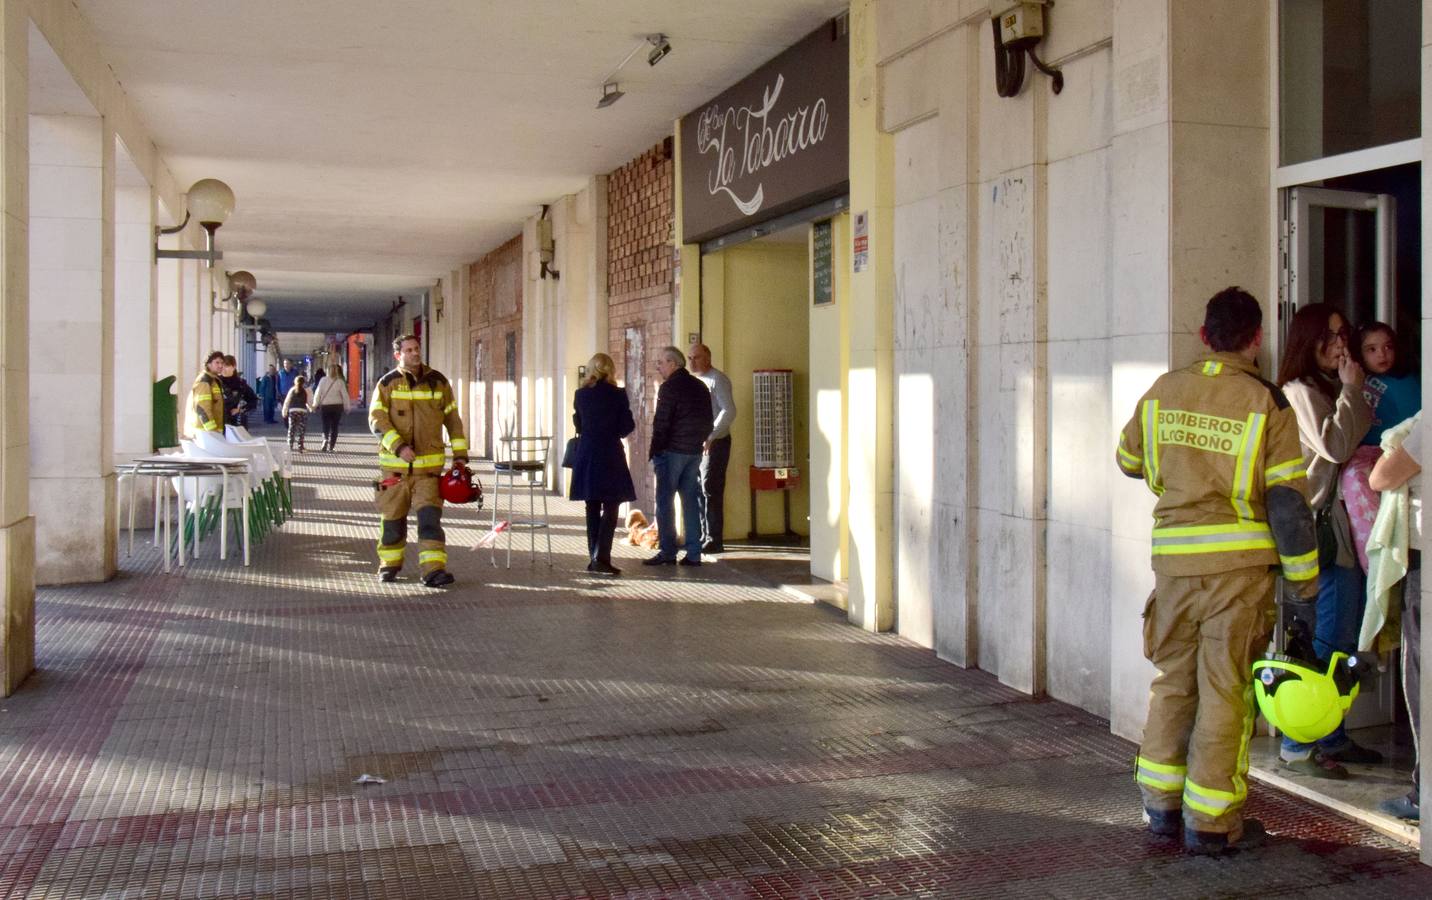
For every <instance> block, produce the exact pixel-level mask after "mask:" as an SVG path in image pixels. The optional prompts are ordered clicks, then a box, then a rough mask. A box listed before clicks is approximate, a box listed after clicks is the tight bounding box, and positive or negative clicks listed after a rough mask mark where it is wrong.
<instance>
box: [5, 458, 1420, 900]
mask: <svg viewBox="0 0 1432 900" xmlns="http://www.w3.org/2000/svg"><path fill="white" fill-rule="evenodd" d="M371 441H372V439H371V438H368V437H367V436H366V435H362V434H360V433H359V432H358V431H356V430H355V431H353V432H352V433H350V434H348V435H346V436H345V439H344V443H343V452H341V453H339V454H336V455H332V456H330V455H326V454H325V455H320V454H316V453H313V452H310V453H309V454H308V455H307V456H305V457H303V458H302V462H301V464H300V466H299V471H298V488H297V493H298V497H299V502H300V505H301V514H300V515H299V516H298V517H297V518H296V519H294V520H292V521H290V522H289V523H288V524H287V525H286V526H285V527H284V528H283V530H282V533H281V534H279V535H277V536H276V537H273V538H271V539H270V540H269V541H268V542H267V543H265V544H264V545H263V546H262V547H261V548H259V549H258V550H257V552H256V554H255V564H254V567H253V568H252V569H251V570H244V569H242V568H240V567H239V566H237V565H236V564H234V563H233V562H230V563H225V564H219V563H218V561H217V560H216V559H214V556H215V554H214V552H213V549H212V547H210V548H207V549H208V551H209V552H208V553H207V554H206V556H205V557H204V558H203V559H201V560H200V561H199V563H198V564H197V565H195V566H193V567H192V568H190V569H188V570H186V571H185V572H184V573H183V574H182V575H169V576H165V575H162V574H159V572H158V560H157V555H156V554H155V552H154V551H153V550H152V549H147V550H146V551H145V553H146V555H137V556H136V557H135V558H132V559H127V560H125V567H126V568H125V571H124V573H123V574H122V575H121V576H120V577H119V578H118V579H116V580H115V581H114V582H112V583H110V584H106V585H97V586H84V587H75V588H65V589H47V590H44V591H42V592H41V593H40V597H39V610H38V617H39V622H40V630H39V659H40V663H39V665H40V668H39V670H38V671H37V672H36V673H35V675H34V676H32V678H31V679H30V680H29V681H28V682H27V683H26V685H25V686H24V688H23V689H22V690H21V691H20V693H18V694H17V695H16V696H14V697H11V698H9V699H8V700H6V701H4V702H3V703H0V708H3V712H0V892H3V893H5V894H6V895H7V896H28V897H45V898H61V897H113V898H120V897H136V898H139V897H143V898H149V897H412V898H423V900H435V898H443V897H483V898H489V897H494V898H495V897H547V896H602V897H606V896H622V897H641V898H653V897H947V896H949V897H954V896H999V897H1048V896H1057V897H1091V896H1100V897H1111V896H1138V897H1147V896H1159V897H1169V896H1209V895H1218V896H1242V895H1247V896H1258V897H1269V896H1314V897H1316V896H1326V897H1337V898H1339V900H1343V898H1347V897H1350V896H1408V897H1410V896H1428V895H1429V893H1432V871H1429V870H1427V869H1424V868H1422V867H1421V866H1419V865H1418V864H1417V863H1416V861H1415V858H1414V856H1413V855H1412V854H1411V853H1410V852H1408V851H1407V850H1405V849H1402V848H1400V847H1398V846H1395V845H1393V844H1391V843H1390V842H1388V841H1386V840H1384V839H1382V838H1380V837H1378V836H1377V835H1375V834H1373V833H1372V832H1370V831H1368V830H1366V829H1364V828H1361V827H1356V826H1354V825H1351V824H1349V823H1347V822H1344V821H1343V820H1341V819H1338V818H1336V817H1333V816H1331V815H1329V814H1326V813H1323V812H1321V811H1319V810H1318V809H1316V808H1314V807H1311V806H1309V805H1307V804H1305V803H1302V802H1298V801H1295V800H1292V799H1289V798H1287V797H1284V796H1281V795H1279V794H1276V793H1273V792H1271V791H1269V790H1266V789H1263V788H1259V787H1256V786H1255V787H1254V795H1253V799H1252V801H1251V805H1252V807H1253V808H1254V810H1256V812H1257V813H1258V814H1260V815H1261V816H1262V817H1263V818H1264V819H1265V820H1266V821H1267V822H1268V823H1269V825H1270V827H1271V829H1272V830H1273V831H1274V832H1275V833H1276V834H1277V835H1278V837H1277V840H1276V841H1275V842H1274V843H1273V844H1271V845H1270V846H1268V847H1267V848H1265V849H1263V850H1260V851H1257V852H1255V853H1251V854H1244V855H1243V856H1242V857H1240V858H1236V859H1228V860H1207V859H1192V858H1188V857H1185V856H1183V855H1182V854H1181V853H1180V852H1179V851H1178V850H1176V849H1174V848H1170V847H1167V846H1160V845H1156V844H1151V843H1149V842H1148V841H1147V840H1146V839H1145V837H1144V835H1143V832H1142V831H1141V828H1140V826H1139V822H1138V800H1137V794H1136V792H1135V790H1134V786H1133V783H1132V779H1131V777H1130V760H1131V758H1132V755H1133V748H1132V747H1131V746H1130V745H1129V744H1127V743H1125V742H1123V741H1121V740H1118V739H1116V738H1114V737H1111V736H1110V735H1109V732H1108V727H1107V725H1106V723H1104V722H1102V721H1100V720H1098V719H1096V718H1094V717H1092V716H1090V715H1087V714H1085V713H1082V712H1080V711H1078V710H1075V709H1072V708H1070V707H1067V706H1063V705H1061V704H1058V703H1053V702H1040V701H1035V700H1031V699H1030V698H1028V697H1025V696H1022V695H1020V694H1018V693H1016V692H1014V691H1012V690H1010V689H1008V688H1005V687H1003V686H1001V685H1000V684H998V683H997V682H996V681H995V680H994V679H992V678H990V677H988V676H987V675H984V674H982V673H979V672H966V671H961V670H959V669H956V668H954V667H952V666H948V665H944V664H942V663H940V662H938V661H937V660H936V659H935V658H934V656H933V655H932V654H930V653H928V652H926V651H924V650H920V649H917V648H915V647H912V646H910V645H908V644H906V643H904V642H902V641H901V640H899V639H898V638H895V637H893V636H889V635H871V634H866V633H864V632H862V631H860V630H858V629H856V628H853V627H851V626H849V625H847V624H845V622H844V620H843V617H841V616H840V615H838V614H836V613H835V612H834V611H832V610H830V609H828V608H826V607H823V606H813V605H810V604H808V603H803V602H800V601H797V600H795V599H793V598H792V597H791V596H790V595H789V594H786V593H784V592H782V591H781V590H779V589H777V588H775V587H773V586H771V585H770V584H767V583H763V582H762V581H761V580H760V578H759V573H760V571H761V569H762V565H763V564H761V563H759V562H744V563H743V562H740V561H738V560H733V559H729V558H728V559H726V560H723V561H721V562H718V563H716V564H714V565H709V566H706V567H703V568H702V569H700V570H679V571H678V570H675V569H670V568H667V569H663V570H661V571H660V572H658V573H653V572H651V571H650V570H643V569H642V567H640V566H639V565H636V564H635V559H636V552H635V551H628V552H626V553H625V554H624V556H625V557H627V558H626V559H625V560H622V561H619V564H621V565H623V567H624V568H625V569H626V573H625V577H623V578H622V579H621V580H619V581H615V582H608V581H599V580H596V579H593V578H590V577H587V576H586V575H585V574H584V573H582V572H581V568H582V560H581V559H580V556H579V555H580V553H581V552H582V549H583V548H584V544H583V540H584V539H583V536H582V525H581V522H580V521H579V519H578V517H577V516H576V514H575V513H576V508H575V507H574V506H573V505H571V504H567V503H565V502H561V501H558V502H556V503H555V504H554V509H555V510H556V511H557V512H558V513H559V514H558V516H557V524H558V526H559V527H558V529H557V531H556V542H557V550H558V554H559V555H558V558H557V566H556V567H555V568H554V569H552V570H548V569H547V568H546V566H545V565H538V566H535V567H534V566H530V565H529V564H528V561H527V560H526V558H525V556H524V557H523V559H522V560H521V562H520V563H517V564H515V565H514V567H513V568H512V569H511V570H510V571H508V570H503V569H494V568H492V567H491V565H490V564H489V563H488V561H487V555H486V554H485V553H482V554H478V553H474V552H471V551H468V550H467V549H464V547H463V545H468V544H470V543H471V542H472V540H473V539H474V538H475V537H476V535H477V534H478V531H479V529H478V528H477V527H476V526H475V525H474V524H473V522H474V518H475V517H474V514H473V513H472V512H471V511H469V510H466V509H464V510H461V511H456V512H450V514H449V516H448V525H449V539H450V541H451V547H452V559H453V563H452V568H453V570H454V571H455V572H456V574H457V576H458V578H459V582H458V584H457V585H456V586H455V587H454V588H452V589H449V590H447V591H430V590H427V589H424V588H423V587H422V586H421V585H419V584H417V583H415V582H414V581H412V580H407V581H405V582H402V583H399V584H396V585H382V586H380V585H379V584H377V583H376V581H375V580H374V578H373V577H372V575H371V574H370V573H371V571H372V569H373V560H372V535H373V532H374V527H373V519H372V514H371V513H370V502H369V501H370V498H371V489H370V487H369V486H368V485H369V481H370V479H371V474H370V471H369V469H368V467H367V464H368V461H369V459H370V456H369V455H368V448H369V445H370V444H371ZM772 568H773V570H774V571H778V572H779V571H784V569H785V568H788V566H787V565H786V564H784V563H782V562H781V561H779V560H777V561H776V562H775V563H773V564H772ZM363 773H371V774H375V775H380V776H382V777H383V778H386V779H387V783H386V784H382V785H374V786H359V785H355V784H354V783H353V779H354V778H356V777H357V776H358V775H360V774H363Z"/></svg>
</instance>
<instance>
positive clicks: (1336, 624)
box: [1283, 566, 1367, 758]
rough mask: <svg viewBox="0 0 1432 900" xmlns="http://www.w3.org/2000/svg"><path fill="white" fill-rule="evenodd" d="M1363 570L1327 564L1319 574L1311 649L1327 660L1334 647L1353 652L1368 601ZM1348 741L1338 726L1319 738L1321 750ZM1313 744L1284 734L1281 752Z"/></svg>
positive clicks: (1297, 750) (1298, 751)
mask: <svg viewBox="0 0 1432 900" xmlns="http://www.w3.org/2000/svg"><path fill="white" fill-rule="evenodd" d="M1363 580H1364V576H1363V574H1362V570H1361V569H1359V568H1358V567H1357V566H1353V567H1352V568H1343V567H1342V566H1329V567H1327V568H1325V569H1323V570H1322V572H1321V574H1319V575H1318V627H1317V628H1316V629H1315V630H1314V633H1313V649H1315V650H1316V651H1317V653H1318V659H1320V660H1322V661H1323V662H1327V660H1328V657H1330V656H1332V655H1333V653H1334V651H1341V652H1343V653H1353V652H1355V651H1356V650H1357V633H1358V629H1359V628H1360V627H1361V625H1362V610H1363V606H1364V605H1365V604H1366V603H1367V590H1366V588H1365V586H1364V583H1363ZM1347 742H1348V736H1347V730H1346V729H1344V728H1343V726H1341V725H1339V726H1338V727H1337V730H1336V731H1334V732H1333V733H1332V734H1330V735H1328V736H1327V737H1325V738H1323V739H1322V740H1320V741H1318V746H1319V747H1320V748H1322V749H1323V750H1339V749H1341V748H1342V747H1343V745H1344V744H1346V743H1347ZM1312 746H1313V745H1312V744H1300V743H1298V742H1297V741H1294V740H1290V739H1289V738H1288V737H1286V736H1284V738H1283V756H1285V757H1287V756H1293V757H1295V758H1296V757H1299V756H1301V755H1302V754H1304V753H1306V752H1307V751H1308V749H1309V748H1311V747H1312Z"/></svg>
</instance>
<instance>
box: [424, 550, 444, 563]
mask: <svg viewBox="0 0 1432 900" xmlns="http://www.w3.org/2000/svg"><path fill="white" fill-rule="evenodd" d="M432 562H435V563H440V564H443V565H446V564H447V551H446V550H423V551H420V552H419V553H418V565H422V566H425V565H427V564H428V563H432Z"/></svg>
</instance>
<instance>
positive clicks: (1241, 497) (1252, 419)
mask: <svg viewBox="0 0 1432 900" xmlns="http://www.w3.org/2000/svg"><path fill="white" fill-rule="evenodd" d="M1265 423H1266V417H1265V416H1264V415H1263V414H1262V413H1249V414H1248V421H1247V423H1246V424H1245V425H1244V427H1243V441H1242V443H1241V445H1240V446H1239V448H1238V461H1237V462H1236V463H1235V464H1234V466H1233V496H1232V497H1231V498H1230V500H1231V502H1232V503H1233V512H1234V514H1235V515H1237V516H1238V518H1240V519H1251V518H1253V506H1252V505H1251V504H1250V503H1249V502H1248V497H1249V496H1250V495H1251V494H1252V493H1253V463H1254V461H1255V460H1256V459H1258V454H1259V453H1261V452H1262V451H1263V426H1264V424H1265Z"/></svg>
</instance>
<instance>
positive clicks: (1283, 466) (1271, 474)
mask: <svg viewBox="0 0 1432 900" xmlns="http://www.w3.org/2000/svg"><path fill="white" fill-rule="evenodd" d="M1307 477H1308V467H1307V465H1306V464H1305V463H1304V462H1303V458H1302V457H1301V456H1300V457H1298V458H1297V459H1290V460H1288V461H1287V462H1280V463H1278V464H1277V465H1276V466H1269V467H1268V468H1266V469H1264V470H1263V486H1264V487H1272V486H1273V485H1275V484H1282V483H1283V482H1285V481H1292V480H1293V479H1295V478H1307Z"/></svg>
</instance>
